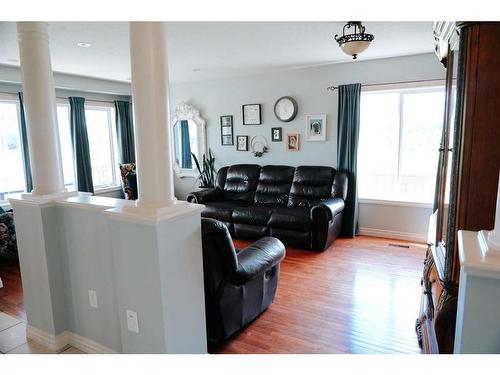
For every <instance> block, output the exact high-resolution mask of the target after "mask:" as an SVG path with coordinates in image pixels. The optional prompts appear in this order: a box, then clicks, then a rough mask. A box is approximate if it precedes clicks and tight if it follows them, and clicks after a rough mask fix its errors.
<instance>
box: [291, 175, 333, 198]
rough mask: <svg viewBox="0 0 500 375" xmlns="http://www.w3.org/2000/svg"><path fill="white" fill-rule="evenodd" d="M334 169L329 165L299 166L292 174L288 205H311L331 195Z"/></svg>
mask: <svg viewBox="0 0 500 375" xmlns="http://www.w3.org/2000/svg"><path fill="white" fill-rule="evenodd" d="M334 176H335V169H333V168H331V167H312V166H307V167H304V166H301V167H297V168H296V169H295V173H294V175H293V182H292V187H291V189H290V197H289V199H288V206H289V207H312V206H314V205H315V204H317V203H318V202H320V201H322V200H325V199H329V198H331V196H332V185H333V178H334Z"/></svg>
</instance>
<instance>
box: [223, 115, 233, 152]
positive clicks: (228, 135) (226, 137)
mask: <svg viewBox="0 0 500 375" xmlns="http://www.w3.org/2000/svg"><path fill="white" fill-rule="evenodd" d="M220 137H221V144H222V146H232V145H234V138H233V116H232V115H226V116H221V117H220Z"/></svg>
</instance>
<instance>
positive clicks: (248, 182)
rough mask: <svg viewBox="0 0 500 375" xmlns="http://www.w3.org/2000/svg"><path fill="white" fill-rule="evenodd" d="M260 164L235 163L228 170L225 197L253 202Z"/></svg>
mask: <svg viewBox="0 0 500 375" xmlns="http://www.w3.org/2000/svg"><path fill="white" fill-rule="evenodd" d="M259 172H260V165H256V164H235V165H231V166H230V167H229V168H228V169H227V172H226V180H225V182H224V189H223V190H224V199H228V200H240V201H246V202H253V198H254V194H255V190H256V188H257V181H258V179H259Z"/></svg>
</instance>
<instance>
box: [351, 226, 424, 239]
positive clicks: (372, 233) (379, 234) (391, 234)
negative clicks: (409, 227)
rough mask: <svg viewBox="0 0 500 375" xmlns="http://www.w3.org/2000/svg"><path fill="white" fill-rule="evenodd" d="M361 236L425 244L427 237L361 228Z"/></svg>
mask: <svg viewBox="0 0 500 375" xmlns="http://www.w3.org/2000/svg"><path fill="white" fill-rule="evenodd" d="M359 234H360V235H362V236H372V237H382V238H392V239H395V240H405V241H414V242H422V243H425V242H426V241H427V235H426V234H424V233H411V232H398V231H394V230H385V229H376V228H367V227H360V228H359Z"/></svg>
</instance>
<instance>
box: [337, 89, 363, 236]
mask: <svg viewBox="0 0 500 375" xmlns="http://www.w3.org/2000/svg"><path fill="white" fill-rule="evenodd" d="M360 102H361V84H360V83H355V84H351V85H340V86H339V112H338V122H337V134H338V136H337V137H338V138H337V160H338V170H339V171H341V172H345V173H346V174H347V177H348V182H347V199H346V202H345V208H344V211H343V214H342V215H343V216H342V217H343V219H342V220H343V222H342V235H343V236H344V237H351V238H352V237H354V236H355V235H356V234H357V233H358V190H357V181H356V173H357V157H358V142H359V118H360Z"/></svg>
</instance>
